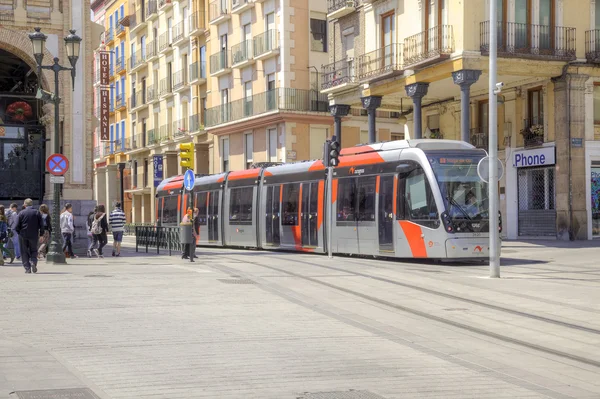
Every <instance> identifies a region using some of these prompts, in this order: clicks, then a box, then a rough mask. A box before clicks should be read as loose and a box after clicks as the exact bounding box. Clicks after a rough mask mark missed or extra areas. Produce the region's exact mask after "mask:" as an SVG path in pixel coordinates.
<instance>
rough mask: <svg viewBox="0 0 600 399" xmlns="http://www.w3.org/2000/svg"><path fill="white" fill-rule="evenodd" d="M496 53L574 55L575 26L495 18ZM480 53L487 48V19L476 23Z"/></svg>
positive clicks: (544, 56)
mask: <svg viewBox="0 0 600 399" xmlns="http://www.w3.org/2000/svg"><path fill="white" fill-rule="evenodd" d="M496 29H497V32H498V36H497V40H498V55H499V56H504V57H510V56H517V57H523V56H534V57H540V58H550V59H560V60H574V59H575V58H576V56H575V52H576V41H575V33H576V30H575V28H565V27H562V26H547V25H533V24H519V23H515V22H502V21H500V22H498V25H497V27H496ZM480 36H481V45H480V50H481V52H482V54H488V53H489V50H490V21H484V22H481V23H480Z"/></svg>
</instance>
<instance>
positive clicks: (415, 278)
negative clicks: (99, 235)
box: [0, 238, 600, 399]
mask: <svg viewBox="0 0 600 399" xmlns="http://www.w3.org/2000/svg"><path fill="white" fill-rule="evenodd" d="M126 243H127V244H128V245H130V243H131V238H127V239H126ZM591 244H592V243H587V244H586V245H580V246H578V248H565V247H564V244H563V243H558V242H547V243H546V242H543V243H540V242H533V243H519V242H505V243H504V246H503V255H504V260H503V267H502V275H503V278H502V279H499V280H498V279H488V278H487V275H488V271H487V266H485V265H468V266H464V265H463V266H458V265H453V264H450V265H445V264H431V263H424V262H416V263H401V262H395V261H385V260H373V259H369V260H367V259H359V258H344V257H335V258H334V259H331V260H330V259H328V258H327V257H324V256H319V255H308V254H288V253H276V252H264V251H239V250H231V249H206V248H199V249H198V254H199V255H200V258H198V259H197V262H196V263H189V262H186V261H184V260H181V259H180V257H179V256H177V255H173V256H171V257H169V256H164V255H161V256H156V255H155V254H148V255H146V254H136V253H135V252H134V251H132V250H131V249H129V248H128V249H126V250H124V253H123V256H122V257H121V258H112V257H110V247H109V248H107V250H106V253H107V254H109V256H108V257H107V258H104V259H87V258H84V259H82V258H80V259H76V260H69V264H68V265H62V266H59V265H45V264H41V265H40V268H39V269H40V271H39V273H38V274H37V275H26V274H24V273H23V270H22V268H21V267H17V266H13V267H8V266H6V267H0V303H2V307H0V398H15V397H16V396H15V394H13V395H10V393H11V392H14V391H22V390H37V389H60V388H84V387H87V388H90V389H91V390H92V391H93V392H94V393H95V394H96V395H97V396H98V397H100V398H114V399H117V398H169V399H172V398H173V399H174V398H194V399H195V398H244V399H245V398H273V399H285V398H290V399H296V398H301V399H313V398H317V397H318V398H320V399H334V398H336V399H359V398H368V399H372V398H375V399H380V398H386V399H392V398H395V399H399V398H542V397H552V398H600V349H598V348H600V317H599V314H600V290H599V288H600V266H599V265H598V263H597V260H596V259H597V257H598V253H599V252H598V247H596V246H593V245H591ZM351 390H354V391H351ZM332 392H333V393H332ZM367 392H370V393H371V396H367ZM73 397H74V396H73ZM64 398H65V399H68V397H66V396H65V397H64ZM38 399H46V398H45V397H39V398H38ZM61 399H63V398H62V397H61Z"/></svg>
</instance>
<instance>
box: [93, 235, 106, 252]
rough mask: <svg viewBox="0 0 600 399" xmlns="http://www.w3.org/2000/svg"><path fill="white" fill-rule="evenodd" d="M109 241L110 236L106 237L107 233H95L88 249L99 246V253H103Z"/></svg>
mask: <svg viewBox="0 0 600 399" xmlns="http://www.w3.org/2000/svg"><path fill="white" fill-rule="evenodd" d="M107 243H108V238H107V237H106V233H102V234H93V235H92V243H91V244H90V246H89V247H88V250H90V251H91V250H92V249H94V248H95V247H96V246H98V254H99V255H102V248H104V246H105V245H106V244H107Z"/></svg>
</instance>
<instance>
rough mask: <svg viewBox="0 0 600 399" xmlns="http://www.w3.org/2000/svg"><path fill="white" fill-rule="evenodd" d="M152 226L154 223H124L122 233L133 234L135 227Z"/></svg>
mask: <svg viewBox="0 0 600 399" xmlns="http://www.w3.org/2000/svg"><path fill="white" fill-rule="evenodd" d="M149 226H154V223H126V224H125V226H123V234H124V235H126V236H135V228H136V227H149Z"/></svg>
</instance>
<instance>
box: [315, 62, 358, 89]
mask: <svg viewBox="0 0 600 399" xmlns="http://www.w3.org/2000/svg"><path fill="white" fill-rule="evenodd" d="M321 72H322V79H323V80H322V83H321V88H322V90H327V89H331V88H332V87H335V86H339V85H342V84H346V83H355V82H356V74H355V70H354V58H344V59H343V60H341V61H336V62H333V63H331V64H328V65H325V66H323V67H322V69H321Z"/></svg>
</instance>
